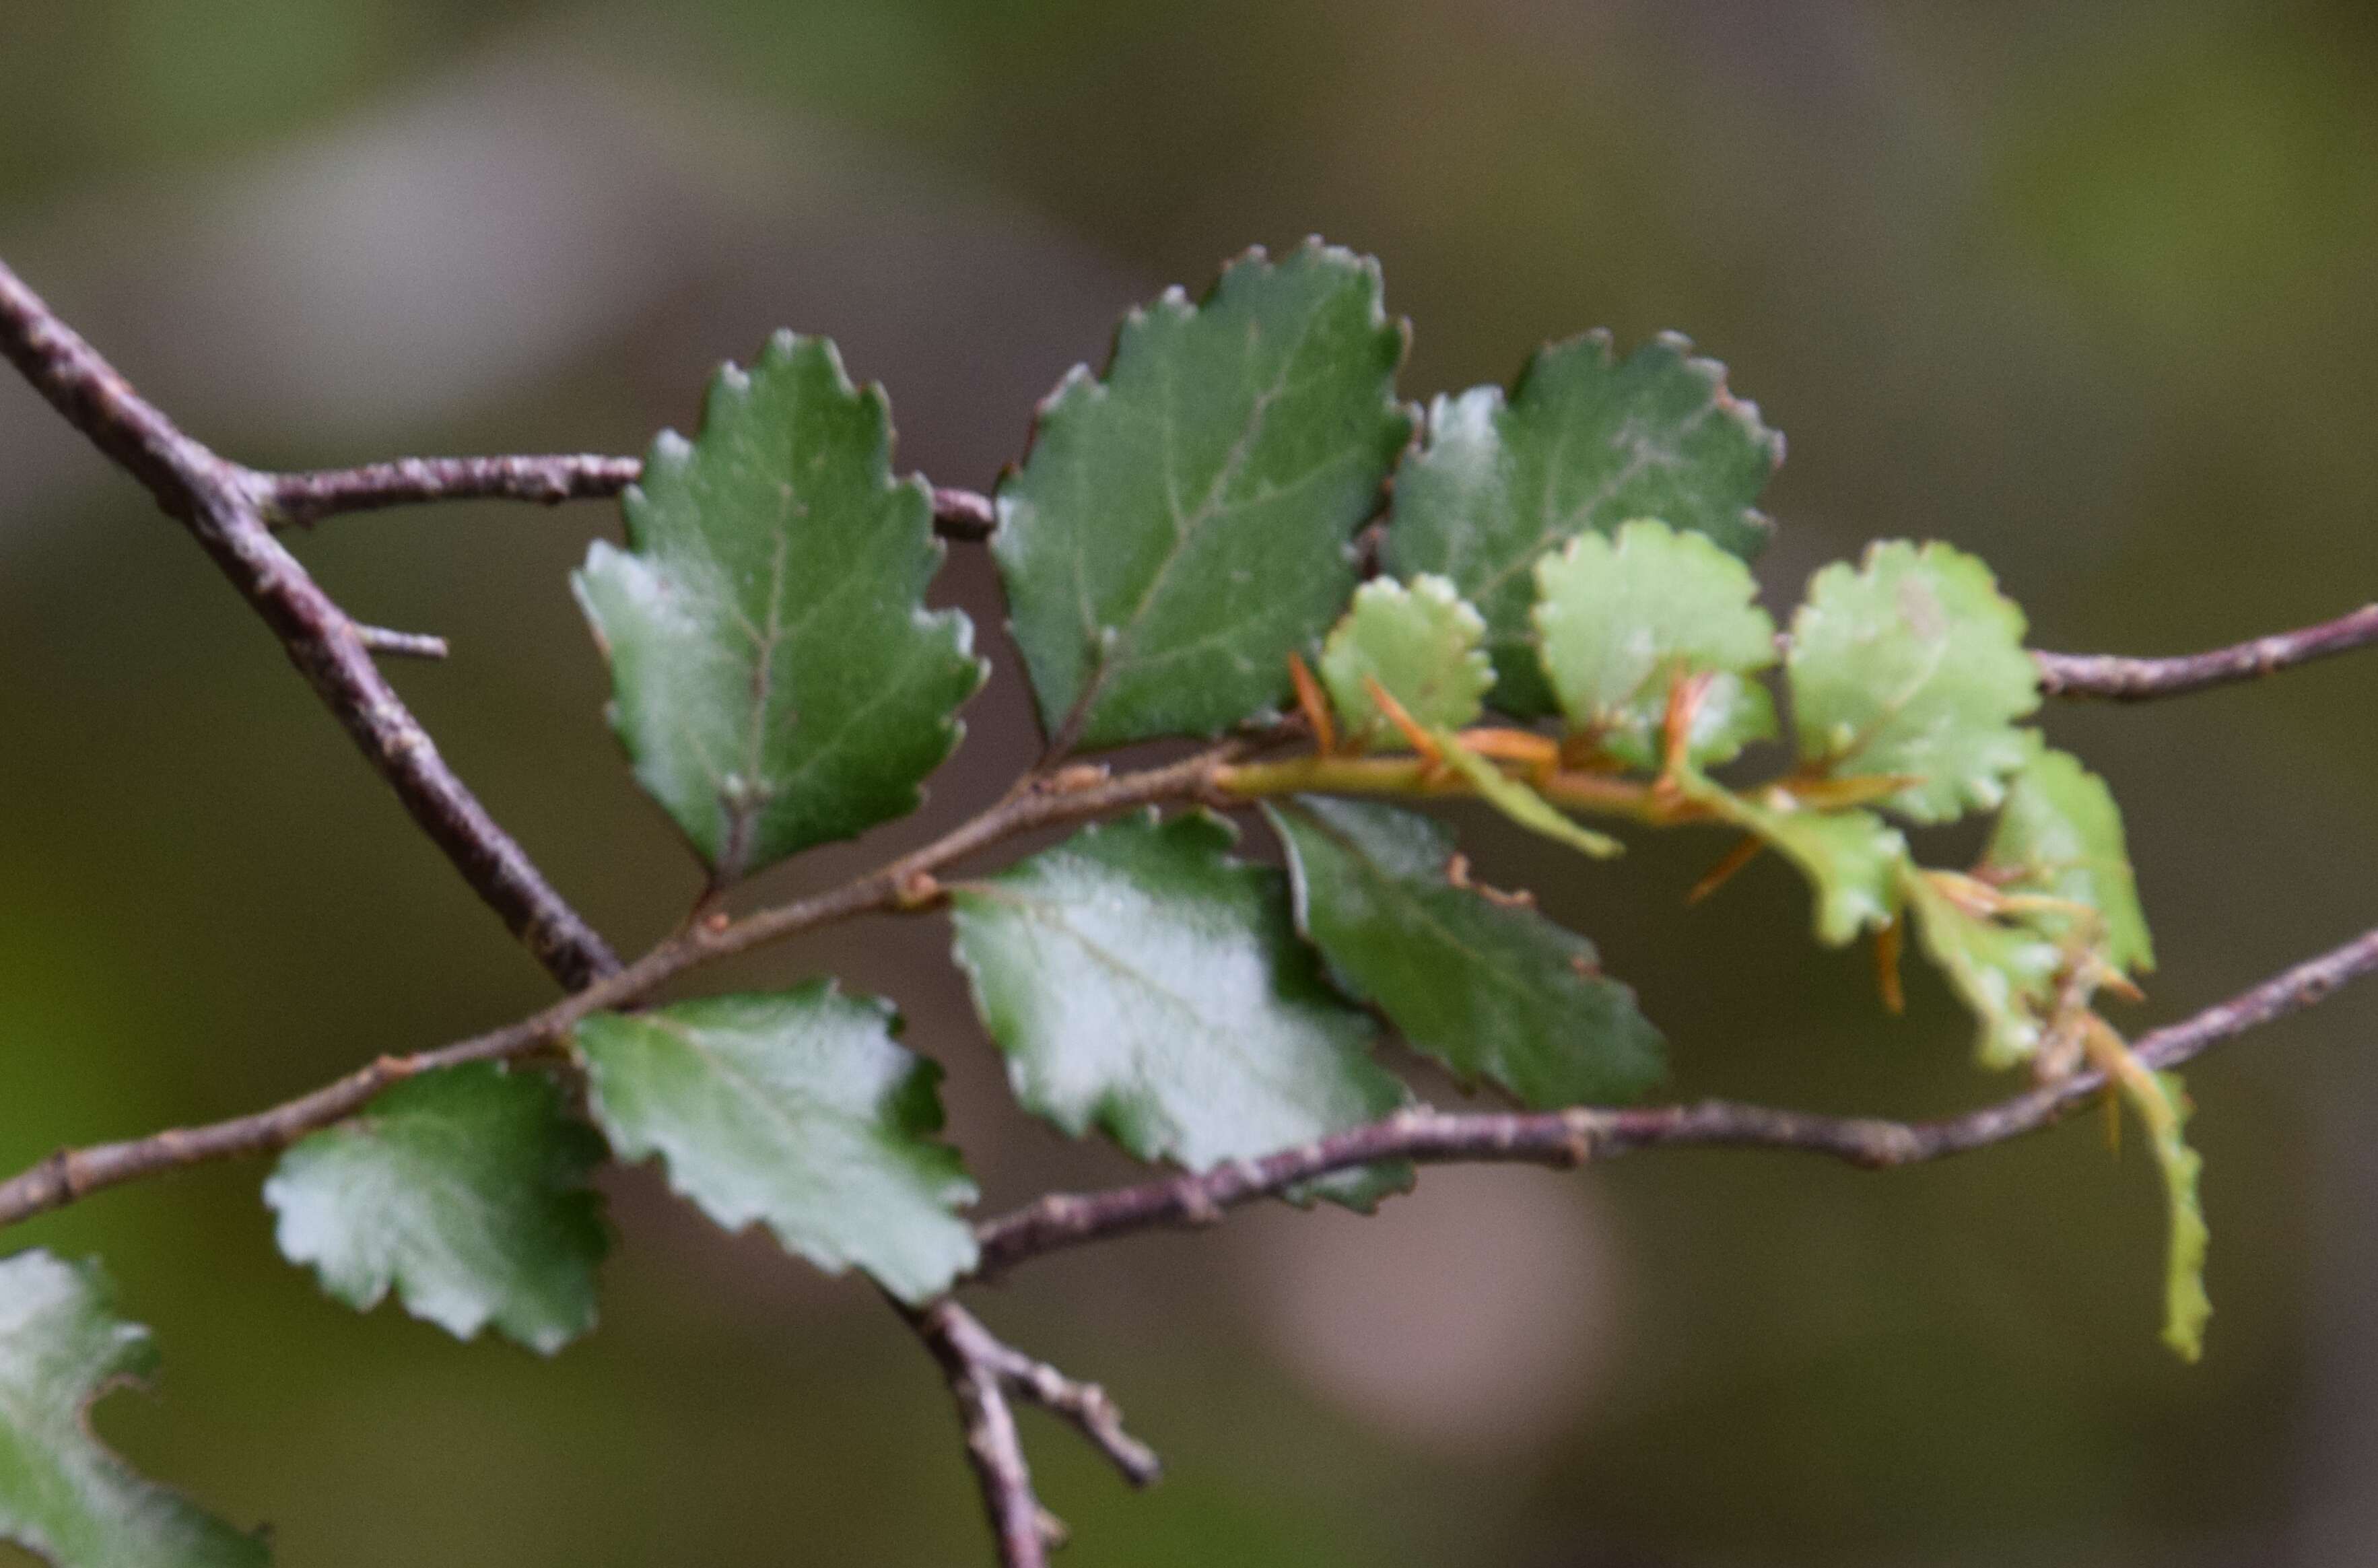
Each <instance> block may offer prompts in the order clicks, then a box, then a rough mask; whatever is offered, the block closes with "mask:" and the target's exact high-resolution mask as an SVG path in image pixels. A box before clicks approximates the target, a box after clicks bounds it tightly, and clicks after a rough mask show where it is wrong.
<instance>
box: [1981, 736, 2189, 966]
mask: <svg viewBox="0 0 2378 1568" xmlns="http://www.w3.org/2000/svg"><path fill="white" fill-rule="evenodd" d="M1982 863H1983V866H1984V867H1985V868H1987V869H1988V871H1989V872H1990V873H1991V880H1993V881H1996V882H1998V883H2000V885H2002V886H2004V887H2005V888H2006V889H2007V890H2008V891H2010V892H2029V893H2041V894H2045V895H2047V896H2048V897H2050V898H2060V899H2070V900H2072V902H2074V903H2076V904H2086V905H2088V906H2089V907H2090V908H2092V909H2094V910H2096V912H2097V913H2098V914H2099V915H2100V916H2103V917H2104V919H2105V931H2104V940H2105V945H2106V961H2107V962H2108V964H2112V965H2113V966H2114V967H2115V968H2117V969H2126V970H2130V971H2132V972H2133V973H2141V974H2143V973H2144V972H2146V971H2148V970H2151V969H2153V968H2154V967H2155V942H2154V940H2153V939H2152V938H2151V937H2149V936H2148V934H2147V916H2146V911H2145V910H2144V909H2143V908H2142V907H2140V904H2139V889H2138V879H2137V878H2136V876H2135V875H2134V874H2133V873H2132V870H2131V852H2130V848H2129V845H2128V844H2125V843H2124V841H2123V836H2122V813H2121V808H2120V807H2118V806H2116V805H2115V804H2114V792H2113V791H2112V790H2110V789H2108V788H2107V787H2106V781H2105V780H2103V779H2101V778H2099V777H2098V776H2097V775H2096V774H2095V773H2093V772H2089V771H2088V770H2087V769H2085V768H2084V767H2083V766H2082V765H2081V762H2080V760H2079V759H2077V758H2075V757H2073V756H2072V754H2071V753H2069V752H2063V751H2049V750H2045V749H2043V750H2042V751H2040V752H2039V754H2038V755H2037V756H2036V757H2034V758H2033V759H2032V760H2031V761H2030V762H2029V763H2028V764H2026V765H2025V766H2024V770H2023V772H2020V773H2017V774H2016V775H2015V777H2014V784H2013V785H2012V787H2011V788H2010V789H2009V790H2008V791H2007V800H2006V806H2005V808H2004V809H2002V810H2001V811H2000V813H1999V821H1998V828H1997V830H1996V831H1995V832H1992V833H1991V835H1990V844H1989V848H1988V851H1987V852H1986V853H1985V854H1984V855H1983V856H1982ZM2035 918H2036V921H2037V923H2038V924H2039V926H2040V927H2041V928H2042V929H2043V930H2045V931H2047V932H2048V934H2050V935H2051V936H2060V935H2062V934H2063V933H2064V932H2065V931H2066V930H2067V929H2068V928H2069V927H2070V921H2069V920H2067V919H2065V918H2062V917H2060V916H2057V915H2055V914H2054V913H2053V912H2052V911H2050V912H2044V913H2042V914H2040V915H2039V916H2036V917H2035Z"/></svg>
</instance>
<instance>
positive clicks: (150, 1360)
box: [0, 1251, 270, 1568]
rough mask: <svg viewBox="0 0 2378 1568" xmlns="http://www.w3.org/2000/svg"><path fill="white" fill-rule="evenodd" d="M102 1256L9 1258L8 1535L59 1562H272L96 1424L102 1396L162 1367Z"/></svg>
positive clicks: (0, 1319)
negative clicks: (138, 1471) (113, 1445)
mask: <svg viewBox="0 0 2378 1568" xmlns="http://www.w3.org/2000/svg"><path fill="white" fill-rule="evenodd" d="M112 1296H113V1292H112V1291H111V1290H110V1289H109V1287H108V1284H107V1278H106V1275H104V1274H103V1273H102V1272H101V1270H100V1268H99V1266H98V1265H97V1264H96V1263H86V1264H81V1265H76V1264H72V1263H64V1262H62V1261H60V1260H59V1259H57V1258H54V1257H53V1256H51V1255H50V1254H49V1253H47V1252H39V1251H36V1252H19V1253H18V1254H17V1255H16V1256H14V1257H12V1258H6V1259H0V1541H8V1542H14V1543H15V1544H16V1545H18V1546H20V1547H22V1548H24V1549H25V1550H27V1551H30V1552H31V1553H33V1554H34V1555H35V1556H37V1557H40V1558H42V1559H43V1560H44V1561H46V1562H50V1563H52V1564H54V1565H55V1568H132V1565H136V1564H137V1565H138V1568H260V1565H261V1564H263V1563H265V1562H268V1561H269V1560H270V1553H269V1552H267V1551H266V1550H265V1546H264V1542H263V1541H262V1540H260V1539H258V1538H256V1537H253V1536H246V1535H242V1534H241V1533H240V1532H239V1531H237V1530H234V1529H233V1528H232V1527H231V1526H228V1525H226V1524H223V1523H222V1521H220V1520H218V1519H214V1518H212V1517H210V1516H209V1515H208V1514H203V1513H201V1512H199V1511H198V1509H197V1508H196V1507H193V1506H192V1505H191V1504H190V1503H189V1502H186V1501H185V1500H184V1499H183V1498H182V1497H181V1496H180V1495H179V1494H178V1493H175V1492H173V1491H169V1490H166V1489H165V1488H163V1487H160V1486H156V1485H154V1484H152V1483H150V1482H149V1481H146V1480H143V1479H142V1478H140V1477H138V1476H137V1475H135V1474H133V1472H132V1471H131V1470H130V1469H128V1468H126V1466H125V1464H124V1462H123V1461H122V1460H120V1459H118V1458H116V1457H115V1455H114V1454H111V1453H109V1452H108V1451H107V1450H106V1449H105V1448H103V1447H102V1446H101V1445H100V1443H99V1442H98V1440H97V1439H95V1438H94V1437H92V1436H91V1432H90V1424H89V1421H88V1418H87V1412H88V1411H89V1409H90V1404H91V1402H92V1401H93V1400H95V1399H97V1398H98V1397H99V1396H100V1395H101V1394H104V1393H106V1392H107V1391H108V1390H109V1389H110V1388H112V1387H114V1386H115V1385H117V1384H118V1383H120V1382H138V1381H140V1380H142V1379H145V1378H147V1377H148V1376H149V1375H150V1373H152V1372H153V1371H155V1369H156V1362H157V1353H156V1349H155V1347H153V1346H152V1345H151V1344H150V1338H149V1331H148V1330H147V1329H145V1328H143V1327H141V1326H140V1325H139V1324H138V1323H126V1322H124V1321H123V1320H122V1319H120V1318H118V1317H116V1316H115V1315H114V1312H113V1311H112V1310H111V1309H112V1308H113V1306H114V1302H113V1299H112Z"/></svg>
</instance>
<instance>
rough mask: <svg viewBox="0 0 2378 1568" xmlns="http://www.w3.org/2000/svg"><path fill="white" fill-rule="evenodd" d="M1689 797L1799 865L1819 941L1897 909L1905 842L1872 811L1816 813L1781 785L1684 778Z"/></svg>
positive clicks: (1885, 919)
mask: <svg viewBox="0 0 2378 1568" xmlns="http://www.w3.org/2000/svg"><path fill="white" fill-rule="evenodd" d="M1687 789H1688V790H1689V791H1690V793H1691V795H1692V797H1693V798H1694V799H1696V800H1699V801H1701V802H1702V803H1703V804H1705V805H1707V806H1708V807H1710V808H1711V810H1712V811H1714V812H1715V813H1716V815H1717V816H1718V817H1719V818H1720V819H1721V820H1724V821H1728V822H1732V823H1733V824H1734V825H1735V826H1736V827H1738V828H1740V829H1742V830H1743V831H1744V832H1748V833H1751V834H1753V835H1755V836H1756V837H1758V838H1759V839H1760V840H1761V841H1763V842H1764V843H1765V844H1768V845H1769V846H1770V847H1771V848H1772V849H1774V850H1775V851H1776V852H1777V853H1778V854H1780V855H1782V856H1784V858H1785V859H1786V860H1789V861H1791V862H1792V864H1794V865H1795V866H1797V867H1798V868H1800V871H1801V873H1802V875H1804V876H1806V877H1807V878H1808V885H1809V887H1810V888H1811V889H1812V890H1813V891H1814V892H1815V893H1816V895H1817V913H1816V920H1817V940H1819V941H1821V942H1824V943H1826V944H1828V945H1829V946H1832V947H1840V946H1842V945H1843V944H1844V943H1846V942H1848V941H1851V940H1854V939H1855V938H1856V936H1857V934H1858V933H1859V932H1860V931H1862V930H1868V929H1873V930H1880V929H1881V928H1883V927H1885V926H1888V925H1890V924H1891V922H1892V917H1893V916H1895V915H1896V914H1897V913H1898V909H1899V880H1900V873H1901V870H1902V868H1904V867H1905V866H1906V864H1907V840H1906V839H1905V838H1904V836H1902V834H1901V833H1900V832H1899V830H1898V829H1896V828H1894V827H1892V825H1891V824H1889V823H1888V822H1885V821H1884V820H1882V819H1881V818H1880V817H1878V816H1876V815H1875V814H1874V813H1873V812H1871V811H1819V810H1814V809H1812V808H1808V807H1807V806H1804V805H1802V804H1801V803H1800V802H1798V801H1796V800H1795V799H1793V797H1792V796H1790V795H1789V794H1788V793H1786V792H1784V790H1781V789H1771V790H1767V791H1764V792H1761V793H1760V794H1759V795H1757V796H1748V795H1736V794H1735V793H1734V792H1733V791H1731V790H1728V789H1725V788H1723V787H1721V786H1719V785H1717V784H1711V783H1710V782H1709V781H1708V780H1706V779H1702V778H1699V776H1698V775H1692V774H1687Z"/></svg>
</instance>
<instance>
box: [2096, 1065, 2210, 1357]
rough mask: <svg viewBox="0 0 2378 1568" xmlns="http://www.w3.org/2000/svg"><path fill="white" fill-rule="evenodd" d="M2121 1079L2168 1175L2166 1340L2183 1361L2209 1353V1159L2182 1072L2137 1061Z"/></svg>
mask: <svg viewBox="0 0 2378 1568" xmlns="http://www.w3.org/2000/svg"><path fill="white" fill-rule="evenodd" d="M2118 1076H2119V1080H2120V1087H2121V1090H2122V1094H2123V1097H2124V1098H2126V1099H2128V1100H2129V1101H2130V1102H2131V1108H2132V1110H2134V1111H2136V1112H2137V1113H2138V1116H2139V1119H2140V1120H2141V1121H2143V1122H2144V1123H2145V1124H2146V1129H2147V1135H2148V1141H2149V1145H2150V1146H2151V1147H2152V1148H2153V1149H2154V1150H2155V1156H2156V1168H2157V1169H2158V1170H2160V1171H2161V1172H2162V1174H2163V1187H2164V1204H2165V1209H2166V1211H2167V1213H2168V1215H2169V1219H2168V1227H2169V1238H2168V1241H2167V1242H2166V1245H2165V1252H2164V1292H2163V1294H2164V1312H2163V1342H2164V1343H2165V1344H2166V1345H2168V1346H2169V1347H2171V1349H2172V1351H2173V1353H2174V1354H2176V1355H2177V1356H2179V1357H2180V1359H2181V1360H2183V1361H2193V1360H2195V1359H2198V1358H2199V1357H2201V1356H2203V1355H2204V1324H2205V1322H2206V1320H2208V1319H2210V1318H2211V1317H2212V1316H2213V1299H2212V1298H2211V1297H2209V1296H2207V1295H2206V1294H2205V1292H2204V1253H2205V1250H2206V1248H2207V1246H2208V1245H2209V1244H2210V1242H2211V1240H2212V1234H2213V1233H2212V1232H2211V1230H2209V1229H2208V1228H2207V1227H2206V1226H2205V1224H2204V1205H2203V1203H2201V1202H2200V1201H2199V1200H2198V1197H2197V1182H2198V1179H2199V1178H2200V1177H2202V1176H2203V1175H2204V1156H2202V1155H2199V1154H2198V1153H2197V1152H2196V1151H2195V1150H2194V1149H2192V1148H2190V1147H2189V1146H2188V1138H2187V1128H2188V1118H2189V1114H2190V1107H2189V1103H2188V1091H2187V1088H2186V1086H2185V1085H2184V1084H2183V1083H2181V1082H2180V1074H2178V1073H2176V1072H2154V1071H2148V1070H2147V1069H2146V1068H2145V1067H2144V1065H2142V1064H2139V1063H2137V1061H2136V1059H2132V1060H2131V1062H2130V1063H2129V1065H2128V1066H2127V1067H2126V1069H2125V1071H2122V1072H2121V1073H2120V1074H2119V1075H2118Z"/></svg>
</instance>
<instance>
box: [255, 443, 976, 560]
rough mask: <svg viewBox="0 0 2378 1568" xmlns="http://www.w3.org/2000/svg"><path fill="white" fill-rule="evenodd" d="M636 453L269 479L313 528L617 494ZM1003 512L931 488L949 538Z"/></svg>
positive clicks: (454, 461)
mask: <svg viewBox="0 0 2378 1568" xmlns="http://www.w3.org/2000/svg"><path fill="white" fill-rule="evenodd" d="M643 468H644V465H643V461H641V460H639V459H636V458H607V457H598V456H596V455H595V454H594V453H592V452H568V453H555V454H552V455H548V456H536V457H483V458H401V459H399V460H397V461H394V462H375V463H366V464H365V465H364V466H363V467H361V468H337V469H321V470H317V471H315V472H312V473H275V474H270V475H267V476H266V479H265V484H266V488H267V495H268V497H269V502H270V508H269V517H270V521H271V522H272V524H273V526H275V527H287V526H291V525H294V524H305V525H311V524H313V523H316V522H319V521H321V520H322V519H324V518H326V517H336V516H338V515H339V514H340V513H342V512H364V511H378V510H379V509H381V508H383V507H402V506H411V505H414V504H415V503H417V502H427V501H529V502H534V504H536V505H538V506H547V507H550V506H558V505H559V504H560V503H562V502H564V501H578V500H587V499H599V498H601V497H606V496H616V495H618V494H619V492H620V491H622V490H625V489H626V488H627V487H628V486H629V485H633V484H634V483H635V482H636V480H637V478H638V477H639V476H640V475H641V474H642V473H643ZM998 521H999V514H998V510H997V509H996V508H995V507H994V506H993V505H992V504H991V497H988V496H985V495H982V494H980V493H979V492H978V491H973V490H960V489H955V488H953V487H951V486H948V485H935V486H934V487H933V527H934V529H935V530H936V531H937V532H938V533H941V535H942V536H943V538H945V539H956V540H963V541H966V542H967V543H975V542H979V541H980V540H984V539H988V538H990V537H991V529H992V528H993V527H994V526H995V525H996V524H997V522H998Z"/></svg>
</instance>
